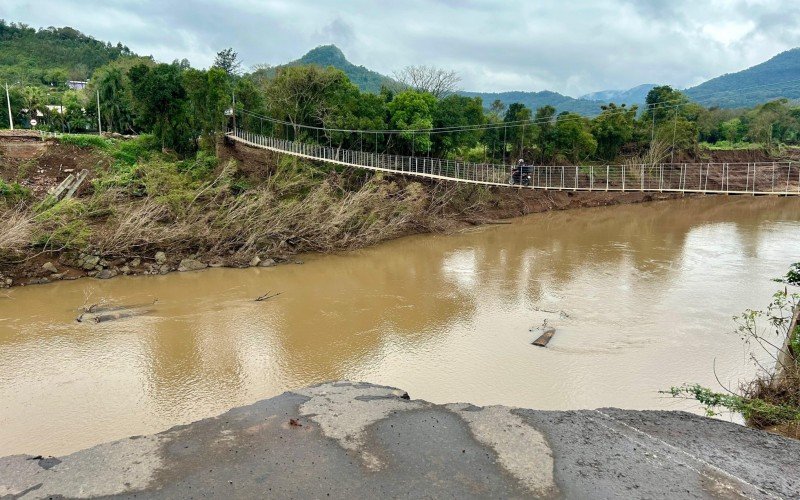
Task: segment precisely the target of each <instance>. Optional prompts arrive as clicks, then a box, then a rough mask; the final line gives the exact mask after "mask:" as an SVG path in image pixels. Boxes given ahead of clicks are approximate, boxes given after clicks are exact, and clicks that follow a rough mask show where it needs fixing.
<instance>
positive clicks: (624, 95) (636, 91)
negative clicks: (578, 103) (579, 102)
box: [580, 83, 657, 105]
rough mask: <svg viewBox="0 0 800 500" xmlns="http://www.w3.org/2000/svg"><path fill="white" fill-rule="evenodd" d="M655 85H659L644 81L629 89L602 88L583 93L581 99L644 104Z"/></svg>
mask: <svg viewBox="0 0 800 500" xmlns="http://www.w3.org/2000/svg"><path fill="white" fill-rule="evenodd" d="M653 87H657V84H655V83H644V84H642V85H637V86H635V87H633V88H631V89H628V90H600V91H598V92H592V93H589V94H585V95H582V96H581V97H580V99H586V100H589V101H600V102H603V103H609V102H613V103H616V104H627V105H631V104H643V103H644V102H645V99H647V93H648V92H650V89H652V88H653Z"/></svg>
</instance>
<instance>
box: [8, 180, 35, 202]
mask: <svg viewBox="0 0 800 500" xmlns="http://www.w3.org/2000/svg"><path fill="white" fill-rule="evenodd" d="M30 196H31V190H30V189H28V188H26V187H25V186H22V185H20V184H19V183H17V182H13V183H11V184H8V183H7V182H5V181H4V180H3V179H0V200H2V201H5V202H6V203H8V204H15V203H18V202H20V201H23V200H25V199H27V198H30Z"/></svg>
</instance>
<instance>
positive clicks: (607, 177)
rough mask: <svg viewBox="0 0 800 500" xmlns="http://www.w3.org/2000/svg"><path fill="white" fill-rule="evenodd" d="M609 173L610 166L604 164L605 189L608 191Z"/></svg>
mask: <svg viewBox="0 0 800 500" xmlns="http://www.w3.org/2000/svg"><path fill="white" fill-rule="evenodd" d="M610 174H611V166H610V165H606V191H608V181H609V176H610Z"/></svg>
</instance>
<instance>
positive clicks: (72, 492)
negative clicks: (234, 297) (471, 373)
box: [0, 382, 800, 498]
mask: <svg viewBox="0 0 800 500" xmlns="http://www.w3.org/2000/svg"><path fill="white" fill-rule="evenodd" d="M407 397H408V396H407V395H406V394H405V393H404V392H403V391H401V390H398V389H393V388H389V387H380V386H375V385H371V384H364V383H352V382H331V383H327V384H322V385H318V386H315V387H309V388H305V389H300V390H297V391H294V392H288V393H285V394H283V395H281V396H278V397H275V398H272V399H268V400H264V401H259V402H257V403H255V404H253V405H250V406H245V407H241V408H235V409H233V410H231V411H229V412H227V413H225V414H223V415H220V416H219V417H215V418H210V419H204V420H200V421H198V422H195V423H193V424H189V425H186V426H179V427H175V428H173V429H170V430H167V431H164V432H162V433H159V434H156V435H153V436H147V437H140V438H129V439H123V440H120V441H116V442H113V443H106V444H102V445H99V446H96V447H93V448H90V449H87V450H83V451H80V452H77V453H73V454H71V455H68V456H65V457H58V458H41V457H32V456H12V457H5V458H0V497H3V498H5V497H10V498H47V497H53V496H61V497H68V498H89V497H98V496H103V497H109V496H110V497H128V498H129V497H136V498H187V497H194V496H203V497H214V498H253V497H259V498H261V497H269V498H292V497H293V498H297V497H302V498H318V497H332V498H364V497H370V498H371V497H381V496H388V497H398V496H403V497H412V498H419V497H451V498H454V497H457V498H497V497H502V498H522V497H529V498H542V497H548V498H552V497H559V498H797V497H800V459H798V457H800V442H798V441H794V440H790V439H787V438H782V437H779V436H775V435H771V434H767V433H765V432H761V431H756V430H753V429H747V428H744V427H741V426H737V425H735V424H731V423H728V422H722V421H718V420H712V419H708V418H704V417H699V416H696V415H691V414H688V413H683V412H647V411H630V410H616V409H603V410H585V411H560V412H559V411H536V410H528V409H512V408H506V407H502V406H493V407H487V408H479V407H476V406H472V405H469V404H451V405H446V406H442V405H435V404H432V403H428V402H425V401H418V400H408V399H406V398H407ZM31 451H32V452H35V451H36V450H31Z"/></svg>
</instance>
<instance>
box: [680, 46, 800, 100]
mask: <svg viewBox="0 0 800 500" xmlns="http://www.w3.org/2000/svg"><path fill="white" fill-rule="evenodd" d="M686 95H688V96H689V98H691V99H692V100H693V101H696V102H698V103H700V104H703V105H705V106H720V107H723V108H744V107H750V106H755V105H757V104H761V103H764V102H766V101H771V100H774V99H777V98H779V97H787V98H789V99H800V48H796V49H792V50H787V51H786V52H781V53H780V54H778V55H777V56H775V57H773V58H772V59H770V60H768V61H766V62H763V63H761V64H757V65H755V66H753V67H751V68H748V69H746V70H743V71H739V72H738V73H729V74H726V75H722V76H718V77H717V78H713V79H711V80H709V81H707V82H705V83H702V84H700V85H698V86H696V87H692V88H690V89H687V90H686Z"/></svg>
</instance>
